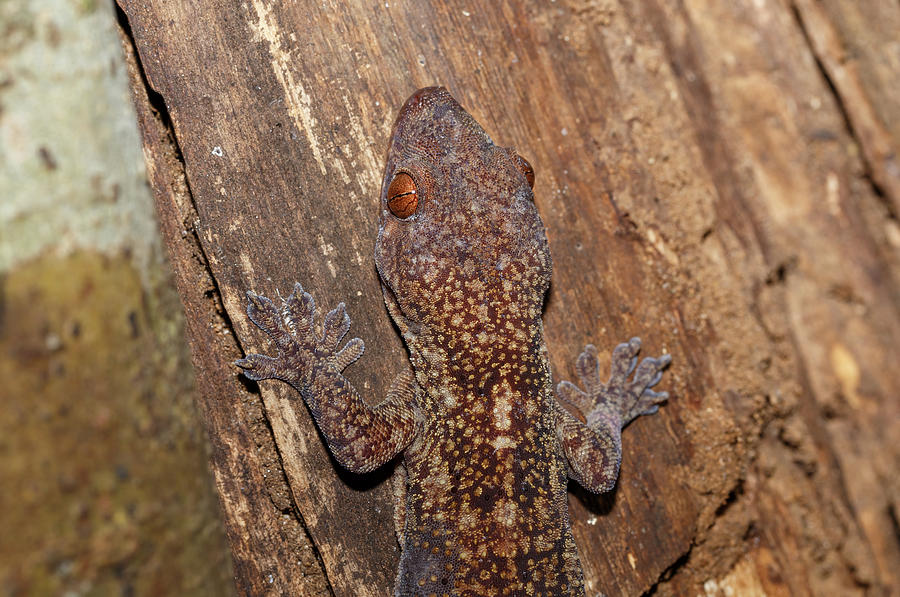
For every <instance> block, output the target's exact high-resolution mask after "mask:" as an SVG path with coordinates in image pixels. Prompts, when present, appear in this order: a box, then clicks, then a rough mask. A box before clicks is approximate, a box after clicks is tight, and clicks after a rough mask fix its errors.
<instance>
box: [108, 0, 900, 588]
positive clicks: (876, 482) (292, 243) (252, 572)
mask: <svg viewBox="0 0 900 597" xmlns="http://www.w3.org/2000/svg"><path fill="white" fill-rule="evenodd" d="M118 1H119V6H120V7H121V9H122V11H123V18H122V24H123V27H124V28H125V29H126V33H127V35H128V38H129V39H130V40H131V43H133V45H134V48H136V50H137V53H136V56H135V58H134V61H135V62H134V64H135V72H134V76H133V78H132V80H133V84H134V90H135V100H136V104H137V106H138V111H139V114H140V122H141V126H142V130H143V133H144V144H145V155H146V157H147V161H148V164H149V167H150V171H151V176H152V180H153V185H154V189H155V191H156V198H157V206H158V211H159V213H160V217H161V219H162V221H163V229H164V234H165V236H166V239H167V241H166V242H167V245H168V247H169V250H170V255H171V259H172V261H173V263H174V267H175V271H176V279H177V281H178V285H179V289H180V292H181V295H182V299H183V302H184V305H185V309H186V312H187V318H188V321H189V330H190V339H191V344H192V348H193V354H194V364H195V367H196V368H197V375H198V383H199V385H200V387H201V392H202V394H203V395H202V397H201V399H200V400H201V413H202V415H203V417H204V419H205V421H206V425H207V429H208V430H209V432H210V435H211V438H212V442H213V445H214V472H215V476H216V479H217V483H218V488H219V491H220V495H221V499H222V503H223V505H224V507H225V511H226V518H227V525H228V528H229V537H230V539H231V544H232V547H233V551H234V554H235V561H236V570H237V574H238V583H239V588H240V589H241V590H242V591H243V592H244V593H245V594H253V595H256V594H298V593H299V594H328V593H329V592H332V593H333V594H335V595H385V594H388V593H389V592H390V589H391V587H392V585H393V578H394V574H395V570H396V565H397V560H398V556H399V551H398V547H397V544H396V540H395V538H394V534H393V529H392V522H391V509H392V506H391V500H390V495H389V493H390V492H389V489H388V487H387V483H385V482H384V481H385V479H386V477H387V476H388V475H389V474H390V471H381V472H378V473H375V474H373V475H367V476H361V477H360V476H353V475H350V474H349V473H346V472H345V471H342V470H341V469H340V468H338V467H337V466H336V464H335V463H334V462H333V461H332V460H331V459H330V457H329V455H328V452H327V450H326V448H325V446H324V444H323V442H322V440H321V438H320V437H319V436H318V434H317V432H316V430H315V427H314V425H313V423H312V420H311V418H310V417H309V416H308V413H307V412H305V410H304V409H299V410H295V408H294V406H293V405H294V404H295V402H294V399H293V397H292V396H291V395H290V391H289V390H287V389H286V388H285V387H284V386H283V385H281V384H274V383H268V384H263V385H262V386H260V387H257V386H255V385H253V384H249V383H245V382H242V381H241V380H240V379H239V378H238V377H237V375H236V370H235V369H234V368H233V367H232V366H231V365H230V363H231V361H232V360H233V359H234V358H235V357H236V356H238V355H240V354H242V353H246V352H254V351H258V350H259V351H264V350H265V348H266V347H265V345H264V343H263V338H262V337H261V334H260V333H259V332H258V331H257V330H255V329H254V328H253V327H252V325H251V324H250V323H249V321H248V320H247V318H246V317H245V315H244V298H243V292H244V291H245V290H246V289H253V290H255V291H258V292H260V293H262V294H266V295H269V296H271V295H273V294H275V293H276V292H278V291H280V292H282V293H284V292H287V291H289V290H290V288H291V285H292V283H293V282H294V281H295V280H296V281H300V282H301V283H302V284H303V285H304V287H305V288H307V289H308V290H310V291H311V292H312V293H313V294H314V296H315V298H316V300H317V302H318V304H319V305H322V306H325V307H328V308H330V307H332V306H334V305H335V304H336V303H337V302H339V301H344V302H346V303H347V308H348V312H349V313H350V315H351V317H352V318H353V321H354V327H353V330H352V333H353V334H355V335H359V336H361V337H362V338H364V340H365V341H366V345H367V347H366V348H367V349H366V354H365V356H364V357H363V358H362V360H361V361H360V362H359V363H357V364H355V365H353V366H352V367H351V368H350V369H349V371H348V376H349V377H350V379H351V381H352V382H353V383H354V384H355V385H356V386H357V387H359V388H362V389H363V391H364V393H365V394H366V397H367V399H368V400H370V401H371V402H373V403H374V402H376V401H378V400H380V399H381V397H383V396H384V394H385V392H386V389H387V386H388V384H389V383H390V381H391V379H392V377H393V375H394V373H395V372H396V371H397V369H398V367H399V366H400V365H401V364H402V362H403V359H404V358H405V351H404V349H403V347H402V344H401V343H400V340H399V339H398V337H397V335H396V333H395V331H394V330H393V329H392V326H391V324H390V322H389V319H388V316H387V313H386V311H385V308H384V306H383V304H382V301H381V292H380V289H379V284H378V278H377V274H376V272H375V269H374V267H373V264H372V259H371V254H372V246H373V243H374V237H375V233H376V220H377V215H378V214H377V212H378V207H377V194H378V190H379V188H380V182H381V175H382V168H383V163H382V160H383V156H384V154H385V151H386V143H387V138H388V135H389V132H390V127H391V124H392V122H393V119H394V117H395V116H396V112H397V110H398V108H399V107H400V105H401V104H402V102H403V100H404V99H405V98H406V97H407V96H408V95H409V94H410V93H411V92H412V91H413V90H415V89H416V88H418V87H422V86H425V85H433V84H441V85H445V86H447V87H448V88H449V90H450V91H451V93H452V94H453V95H454V96H455V97H456V98H457V99H458V100H459V101H460V102H461V103H462V104H463V105H464V106H465V107H466V108H467V109H468V110H469V111H470V112H471V113H472V114H473V115H474V116H475V117H476V119H478V120H479V122H481V123H482V124H483V125H484V127H485V128H486V130H488V132H489V133H491V134H492V136H493V138H494V140H495V141H496V142H497V143H499V144H502V145H512V146H515V147H516V149H517V150H518V152H519V153H520V154H522V155H524V156H526V157H527V158H528V159H529V161H530V162H531V163H532V165H534V167H535V169H536V171H537V183H536V185H535V194H536V201H537V204H538V208H539V210H540V212H541V214H542V217H543V219H544V223H545V225H546V227H547V231H548V236H549V239H550V244H551V250H552V253H553V259H554V266H555V271H554V277H553V285H552V289H551V292H550V294H549V297H548V300H547V306H546V311H545V324H546V331H547V341H548V344H549V348H550V353H551V362H552V366H553V368H554V377H555V378H556V379H566V378H572V377H573V373H574V367H573V365H574V358H575V356H576V355H577V354H578V352H579V351H580V350H581V348H582V347H583V345H584V344H586V343H593V344H595V345H597V346H600V347H604V348H605V350H606V351H607V355H608V351H609V350H611V348H612V347H613V346H614V345H615V344H616V343H618V342H620V341H621V340H623V339H627V338H628V337H630V336H633V335H639V336H641V337H642V338H643V339H644V346H645V350H646V351H647V353H648V354H656V353H659V352H661V351H663V350H665V351H667V352H670V353H671V354H672V355H673V365H672V367H671V370H670V372H669V373H668V374H667V376H666V379H665V382H664V384H663V385H665V386H666V387H665V389H667V390H668V391H669V392H670V394H671V396H672V399H671V400H670V402H669V404H667V405H666V406H665V407H664V408H663V409H661V411H660V414H659V415H657V416H655V417H644V418H642V419H640V420H639V421H637V422H636V423H635V424H633V425H632V426H630V427H629V428H628V429H627V430H626V431H625V435H624V444H625V447H624V450H625V454H624V462H623V468H622V474H621V478H620V480H619V483H618V486H617V488H616V490H615V491H614V492H612V493H611V494H609V495H606V496H600V497H595V496H592V495H590V494H588V493H586V492H584V491H583V490H581V489H580V488H578V487H576V486H573V487H572V492H571V494H570V509H571V514H572V519H573V527H574V531H575V535H576V540H577V542H578V547H579V552H580V555H581V559H582V562H583V564H584V567H585V572H586V577H587V588H588V593H589V594H597V593H601V592H602V593H603V594H606V595H638V594H642V593H653V594H657V595H681V594H697V593H698V592H700V591H704V592H705V594H707V595H717V594H723V595H724V594H735V593H734V592H735V591H737V593H736V594H766V595H834V594H841V595H887V594H891V591H893V590H895V587H898V586H900V578H898V572H897V571H898V569H900V543H898V532H897V528H898V524H897V520H898V503H897V500H898V495H900V491H898V489H900V487H898V484H900V482H898V480H897V475H896V471H897V470H898V468H900V467H898V460H900V458H898V456H900V380H898V377H897V375H896V373H895V372H894V371H893V367H892V365H891V363H893V362H895V360H896V357H895V354H894V350H895V348H896V346H897V342H896V338H898V337H900V228H898V225H897V215H898V212H900V191H898V188H900V186H898V181H900V168H898V165H897V153H896V150H897V147H898V146H900V129H898V128H897V126H896V123H897V122H900V112H898V110H900V108H898V104H897V102H896V98H897V97H900V94H897V93H896V85H897V81H898V80H900V79H898V77H897V75H898V74H900V73H898V72H897V71H898V70H900V67H898V65H897V61H896V60H894V61H893V62H891V61H890V60H888V59H886V58H885V57H884V56H883V55H882V54H880V53H879V49H884V48H892V49H890V51H891V52H893V53H894V54H896V39H895V38H896V35H895V34H896V31H897V30H898V27H893V28H892V27H891V26H890V25H889V24H890V23H895V24H896V23H900V7H898V6H897V5H896V4H895V3H870V4H868V5H867V6H865V7H862V6H857V3H853V2H850V1H849V0H844V1H839V0H828V1H823V2H812V1H811V0H795V1H794V2H789V1H787V0H782V1H765V2H759V1H751V0H739V1H737V2H728V3H713V2H704V1H702V0H686V1H684V2H677V3H666V2H659V1H658V0H642V1H639V2H631V3H613V2H604V1H600V2H578V1H565V2H564V1H559V2H551V3H542V2H524V3H517V4H515V5H503V4H500V3H497V4H490V5H487V4H486V5H484V6H480V7H476V6H472V5H470V4H465V3H460V4H457V3H453V2H440V1H435V2H429V3H422V2H410V3H406V2H388V3H378V4H369V3H355V2H351V3H334V4H330V3H325V4H323V3H317V2H294V3H269V2H266V1H264V0H248V1H247V2H244V3H238V2H234V3H224V4H216V5H215V6H213V5H212V4H209V3H181V2H163V1H161V0H141V1H140V2H137V1H134V0H118ZM891 44H893V45H891ZM886 51H887V50H886ZM886 123H893V124H891V125H890V126H889V125H888V124H886ZM607 358H608V356H607ZM260 404H261V405H262V408H261V409H260ZM301 556H302V557H301ZM729 591H731V593H729ZM754 592H755V593H754Z"/></svg>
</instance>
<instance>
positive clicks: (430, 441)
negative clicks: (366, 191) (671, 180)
mask: <svg viewBox="0 0 900 597" xmlns="http://www.w3.org/2000/svg"><path fill="white" fill-rule="evenodd" d="M533 183H534V171H533V169H532V168H531V166H530V165H529V164H528V162H527V161H525V160H524V159H523V158H521V157H520V156H519V155H518V154H516V153H515V151H513V150H512V149H509V148H503V147H499V146H496V145H494V143H493V142H492V141H491V139H490V138H489V137H488V135H487V134H486V133H485V131H484V129H482V127H481V126H480V125H479V124H478V123H477V122H476V121H475V119H474V118H472V116H471V115H469V114H468V113H467V112H466V111H465V110H464V109H463V108H462V107H461V106H460V105H459V104H458V103H457V102H456V101H455V100H454V99H453V98H452V97H451V96H450V94H449V93H448V92H447V91H446V90H445V89H443V88H440V87H431V88H425V89H421V90H419V91H417V92H416V93H415V94H413V95H412V96H411V97H410V98H409V99H408V100H407V102H406V103H405V104H404V106H403V108H402V109H401V111H400V114H399V116H398V118H397V121H396V123H395V125H394V130H393V133H392V136H391V141H390V148H389V151H388V159H387V165H386V168H385V176H384V183H383V186H382V191H381V201H380V207H381V218H380V224H379V231H378V239H377V242H376V247H375V263H376V266H377V268H378V273H379V275H380V278H381V281H382V289H383V294H384V299H385V303H386V304H387V308H388V311H389V313H390V315H391V317H392V318H393V319H394V321H395V322H396V324H397V326H398V328H399V329H400V331H401V333H402V335H403V339H404V341H405V343H406V346H407V348H408V350H409V356H410V363H411V365H412V370H411V371H410V370H408V368H405V369H404V370H403V372H401V373H400V374H399V375H398V376H397V378H396V380H395V381H394V383H393V385H392V387H391V390H390V391H389V393H388V396H387V398H386V399H385V400H384V401H382V402H381V403H379V404H378V405H376V406H368V405H367V403H366V402H365V401H363V400H362V399H361V398H360V396H359V395H358V394H357V393H356V390H355V389H354V388H353V387H352V386H351V385H350V384H349V382H348V381H347V380H346V378H344V377H343V375H341V371H342V370H343V369H344V368H345V367H346V366H347V365H349V364H350V363H351V362H353V361H354V360H356V359H357V358H359V356H360V355H361V354H362V350H363V343H362V340H360V339H358V338H354V339H352V340H350V341H349V342H347V343H346V344H345V345H343V346H341V340H342V338H343V337H344V335H345V334H346V332H347V331H348V329H349V326H350V320H349V317H348V316H347V314H346V311H345V309H344V306H343V304H341V305H339V306H338V307H337V308H336V309H334V310H332V311H330V312H328V313H327V314H326V315H325V317H324V324H323V330H322V333H321V335H320V334H318V333H316V332H315V331H314V324H313V320H314V314H315V306H314V302H313V299H312V297H311V296H310V295H309V294H308V293H306V292H304V291H303V289H302V288H301V287H300V285H299V284H298V285H296V286H295V288H294V292H293V293H292V294H291V295H290V296H289V297H288V298H287V299H284V300H283V302H282V304H281V305H280V306H277V305H275V304H274V303H273V302H272V301H270V300H269V299H266V298H265V297H262V296H258V295H256V294H253V293H248V297H249V305H248V315H249V316H250V318H251V319H252V320H253V321H254V323H256V324H257V325H258V326H259V327H260V328H261V329H263V330H264V331H265V332H266V333H267V334H268V335H269V337H270V338H271V340H272V341H273V343H274V344H275V346H276V347H277V349H278V356H276V357H268V356H263V355H255V354H251V355H248V356H247V357H246V358H244V359H242V360H240V361H238V362H237V364H238V365H239V366H240V367H242V368H243V369H244V373H245V375H247V376H248V377H250V378H251V379H255V380H262V379H270V378H276V379H281V380H283V381H285V382H287V383H289V384H291V385H292V386H293V387H294V388H296V389H297V390H298V392H299V393H300V394H301V396H302V397H303V400H304V401H305V403H306V405H307V406H308V407H309V410H310V412H311V413H312V415H313V417H314V419H315V421H316V423H317V424H318V426H319V429H320V430H321V431H322V434H323V436H324V437H325V439H326V441H327V443H328V446H329V448H330V449H331V451H332V453H333V454H334V456H335V458H336V459H337V461H338V462H339V463H340V464H341V465H343V466H345V467H346V468H348V469H350V470H353V471H356V472H366V471H370V470H373V469H375V468H377V467H379V466H381V465H383V464H385V463H386V462H388V461H390V460H391V459H393V458H394V457H395V456H397V455H398V454H402V467H403V468H404V469H405V472H406V481H405V484H404V488H405V496H402V497H401V499H400V500H398V502H399V503H398V504H397V507H398V516H397V520H398V527H399V528H398V534H399V540H400V543H401V546H402V553H401V560H400V568H399V572H398V575H397V581H396V585H395V594H396V595H401V596H407V595H473V596H474V595H583V594H584V584H583V575H582V570H581V565H580V563H579V560H578V556H577V552H576V546H575V541H574V537H573V535H572V532H571V528H570V525H569V515H568V503H567V497H566V485H567V480H568V479H569V478H573V479H575V480H576V481H578V482H579V483H581V484H582V485H583V486H584V487H585V488H587V489H589V490H591V491H594V492H603V491H608V490H609V489H611V488H612V487H613V486H614V484H615V481H616V478H617V476H618V470H619V462H620V460H621V429H622V427H624V426H625V425H626V424H628V423H629V422H630V421H631V420H632V419H634V418H635V417H636V416H638V415H641V414H647V413H651V412H655V410H656V409H657V405H658V404H659V403H660V402H662V401H663V400H665V399H666V398H667V395H666V394H665V393H664V392H661V393H657V392H654V391H653V390H652V389H651V388H652V387H653V386H654V385H655V384H656V383H657V382H658V381H659V379H660V377H661V376H662V369H663V368H664V367H665V366H666V365H668V363H669V357H668V356H667V355H666V356H663V357H661V358H646V359H643V361H641V363H640V365H639V366H637V367H636V364H637V358H636V354H637V352H638V350H639V349H640V341H639V340H638V339H637V338H632V339H631V340H630V341H628V342H626V343H623V344H620V345H619V346H618V347H616V349H615V350H614V352H613V358H612V374H611V376H610V378H609V381H607V382H606V383H603V382H602V381H601V378H600V371H599V367H598V360H597V351H596V349H595V348H594V347H593V346H591V345H588V346H587V347H586V348H585V350H584V352H583V353H582V354H581V355H580V356H579V357H578V359H577V362H576V368H577V371H578V375H579V377H580V379H581V386H582V387H581V388H579V387H578V386H575V385H574V384H571V383H569V382H562V383H560V384H559V385H558V386H557V388H556V391H555V392H554V388H553V385H552V378H551V374H550V366H549V361H548V355H547V348H546V345H545V342H544V337H543V324H542V320H541V312H542V307H543V300H544V294H545V293H546V291H547V288H548V286H549V283H550V275H551V270H552V265H551V259H550V251H549V246H548V243H547V238H546V234H545V231H544V225H543V223H542V221H541V219H540V216H539V215H538V212H537V208H536V206H535V204H534V196H533V194H532V186H533ZM632 373H634V374H633V376H632ZM561 403H566V404H568V405H569V406H570V409H566V408H563V406H562V404H561ZM572 412H575V413H577V415H573V414H572Z"/></svg>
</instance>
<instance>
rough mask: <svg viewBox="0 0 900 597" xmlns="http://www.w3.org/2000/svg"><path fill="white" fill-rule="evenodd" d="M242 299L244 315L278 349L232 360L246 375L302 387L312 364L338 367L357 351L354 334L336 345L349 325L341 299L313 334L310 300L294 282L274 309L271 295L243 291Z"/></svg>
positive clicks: (360, 350) (358, 342)
mask: <svg viewBox="0 0 900 597" xmlns="http://www.w3.org/2000/svg"><path fill="white" fill-rule="evenodd" d="M247 300H248V303H247V315H248V317H250V320H251V321H252V322H253V323H254V324H256V326H257V327H258V328H259V329H261V330H262V331H264V332H265V333H266V335H268V336H269V339H270V340H271V341H272V343H273V344H274V345H275V347H276V348H277V349H278V355H277V356H275V357H270V356H266V355H262V354H248V355H247V356H246V357H244V358H243V359H239V360H237V361H235V362H234V364H235V365H237V366H238V367H240V368H241V369H243V373H244V375H245V376H246V377H248V378H249V379H252V380H254V381H259V380H262V379H273V378H274V379H280V380H282V381H285V382H287V383H289V384H291V385H293V386H295V387H298V388H302V387H305V386H307V385H308V384H309V378H310V376H311V375H312V372H313V370H314V369H315V368H316V367H323V366H324V367H333V368H334V369H335V370H337V371H338V372H340V371H343V370H344V368H346V367H347V365H349V364H350V363H352V362H353V361H355V360H356V359H358V358H359V357H360V356H361V355H362V353H363V349H364V345H363V341H362V340H361V339H360V338H353V339H352V340H350V341H349V342H347V344H345V345H344V347H343V348H341V349H340V350H338V345H339V344H340V342H341V340H342V339H343V338H344V336H345V335H346V334H347V331H348V330H349V329H350V317H349V316H348V315H347V310H346V309H345V307H344V303H340V304H339V305H338V306H337V307H336V308H335V309H333V310H331V311H329V312H328V314H326V315H325V321H324V323H323V333H322V336H321V337H320V338H316V336H315V334H314V332H313V317H314V316H315V311H316V308H315V301H314V300H313V297H312V296H311V295H310V294H309V293H308V292H304V291H303V287H302V286H300V284H295V285H294V291H293V292H292V293H291V295H290V296H289V297H287V298H286V299H282V301H281V308H280V309H279V308H278V307H277V306H276V305H275V303H274V302H273V301H272V300H271V299H268V298H266V297H264V296H260V295H258V294H256V293H255V292H252V291H248V292H247Z"/></svg>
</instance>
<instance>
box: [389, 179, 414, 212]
mask: <svg viewBox="0 0 900 597" xmlns="http://www.w3.org/2000/svg"><path fill="white" fill-rule="evenodd" d="M417 191H418V189H417V187H416V181H414V180H413V179H412V176H410V175H409V174H407V173H405V172H400V173H398V174H396V175H395V176H394V178H393V180H391V184H390V186H389V187H388V209H389V210H390V211H391V213H392V214H394V215H395V216H396V217H398V218H400V219H406V218H408V217H409V216H411V215H413V214H414V213H415V211H416V208H417V207H418V205H419V197H418V192H417Z"/></svg>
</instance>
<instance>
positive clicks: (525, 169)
mask: <svg viewBox="0 0 900 597" xmlns="http://www.w3.org/2000/svg"><path fill="white" fill-rule="evenodd" d="M516 167H517V168H518V169H519V172H521V173H522V176H524V177H525V182H527V183H528V186H529V187H531V188H532V189H533V188H534V168H532V167H531V164H529V163H528V160H526V159H525V158H523V157H522V156H520V155H519V154H516Z"/></svg>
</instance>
